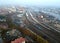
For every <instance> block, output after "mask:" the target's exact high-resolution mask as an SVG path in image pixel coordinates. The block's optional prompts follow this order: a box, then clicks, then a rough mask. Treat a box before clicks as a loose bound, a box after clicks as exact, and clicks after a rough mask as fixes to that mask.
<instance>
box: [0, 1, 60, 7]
mask: <svg viewBox="0 0 60 43" xmlns="http://www.w3.org/2000/svg"><path fill="white" fill-rule="evenodd" d="M3 5H21V6H38V7H39V6H41V7H60V0H0V6H3Z"/></svg>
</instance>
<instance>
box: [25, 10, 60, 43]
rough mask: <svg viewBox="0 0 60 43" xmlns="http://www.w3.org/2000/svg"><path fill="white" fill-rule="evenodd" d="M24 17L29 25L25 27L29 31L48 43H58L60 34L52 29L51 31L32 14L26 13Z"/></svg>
mask: <svg viewBox="0 0 60 43" xmlns="http://www.w3.org/2000/svg"><path fill="white" fill-rule="evenodd" d="M25 17H26V20H27V21H28V22H29V24H26V26H27V27H28V28H30V30H32V31H33V32H35V33H36V34H38V35H40V36H42V37H43V38H45V39H46V40H48V41H49V42H50V43H60V33H59V32H57V31H55V30H54V29H51V28H50V27H49V26H47V25H45V24H42V23H40V22H39V21H38V20H37V19H36V18H35V17H34V12H31V11H27V12H26V15H25Z"/></svg>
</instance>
